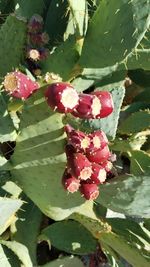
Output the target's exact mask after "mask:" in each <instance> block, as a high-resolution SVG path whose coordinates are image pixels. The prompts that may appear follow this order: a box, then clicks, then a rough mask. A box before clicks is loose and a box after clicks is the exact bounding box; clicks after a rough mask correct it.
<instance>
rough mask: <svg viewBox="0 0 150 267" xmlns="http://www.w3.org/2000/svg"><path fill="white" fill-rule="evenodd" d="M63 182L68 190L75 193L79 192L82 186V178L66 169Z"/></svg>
mask: <svg viewBox="0 0 150 267" xmlns="http://www.w3.org/2000/svg"><path fill="white" fill-rule="evenodd" d="M62 184H63V186H64V188H65V189H66V190H67V191H68V192H70V193H74V192H77V191H78V189H79V187H80V180H79V179H76V178H75V177H74V176H72V175H71V174H70V173H68V171H67V169H66V170H65V171H64V174H63V177H62Z"/></svg>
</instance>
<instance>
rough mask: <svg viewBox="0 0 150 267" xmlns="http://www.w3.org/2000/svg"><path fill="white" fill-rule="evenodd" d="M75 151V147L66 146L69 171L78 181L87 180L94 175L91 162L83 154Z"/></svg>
mask: <svg viewBox="0 0 150 267" xmlns="http://www.w3.org/2000/svg"><path fill="white" fill-rule="evenodd" d="M74 151H75V150H74V147H72V146H71V145H69V144H68V145H66V155H67V165H68V171H69V172H70V173H71V174H72V175H73V176H74V177H75V178H77V179H80V180H87V179H89V178H90V176H91V174H92V166H91V162H89V160H88V159H87V157H86V156H85V155H83V154H82V153H76V152H74Z"/></svg>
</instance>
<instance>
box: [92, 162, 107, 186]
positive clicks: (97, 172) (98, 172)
mask: <svg viewBox="0 0 150 267" xmlns="http://www.w3.org/2000/svg"><path fill="white" fill-rule="evenodd" d="M92 171H93V173H92V174H91V177H90V180H91V182H92V183H94V184H97V185H99V184H102V183H104V182H105V180H106V170H105V169H104V168H103V167H102V166H101V165H99V164H97V163H94V162H93V163H92Z"/></svg>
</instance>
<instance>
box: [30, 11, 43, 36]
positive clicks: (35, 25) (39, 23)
mask: <svg viewBox="0 0 150 267" xmlns="http://www.w3.org/2000/svg"><path fill="white" fill-rule="evenodd" d="M42 28H43V18H42V17H41V16H40V15H38V14H35V15H33V16H32V17H31V18H30V20H29V22H28V31H29V32H31V33H38V32H40V31H42Z"/></svg>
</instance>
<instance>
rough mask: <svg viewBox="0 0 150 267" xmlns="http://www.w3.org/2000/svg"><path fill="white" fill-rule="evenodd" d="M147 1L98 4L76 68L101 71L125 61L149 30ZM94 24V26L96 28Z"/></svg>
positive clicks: (117, 0) (107, 0)
mask: <svg viewBox="0 0 150 267" xmlns="http://www.w3.org/2000/svg"><path fill="white" fill-rule="evenodd" d="M149 11H150V2H149V1H145V0H141V1H138V0H133V1H129V0H112V1H110V0H105V1H100V4H99V7H98V8H97V10H96V12H95V14H94V16H93V17H92V20H91V22H90V25H89V28H88V32H87V36H86V38H85V42H84V46H83V50H82V55H81V58H80V61H79V63H80V65H81V66H83V67H92V68H104V67H107V66H112V65H114V64H116V63H117V62H120V61H122V60H123V59H125V58H126V57H127V56H128V55H129V54H130V53H131V52H132V50H133V49H134V48H135V47H137V45H138V44H139V43H140V41H141V40H142V38H143V37H144V34H145V32H146V30H147V29H148V27H149V24H150V22H149ZM95 25H98V26H97V27H96V26H95Z"/></svg>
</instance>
